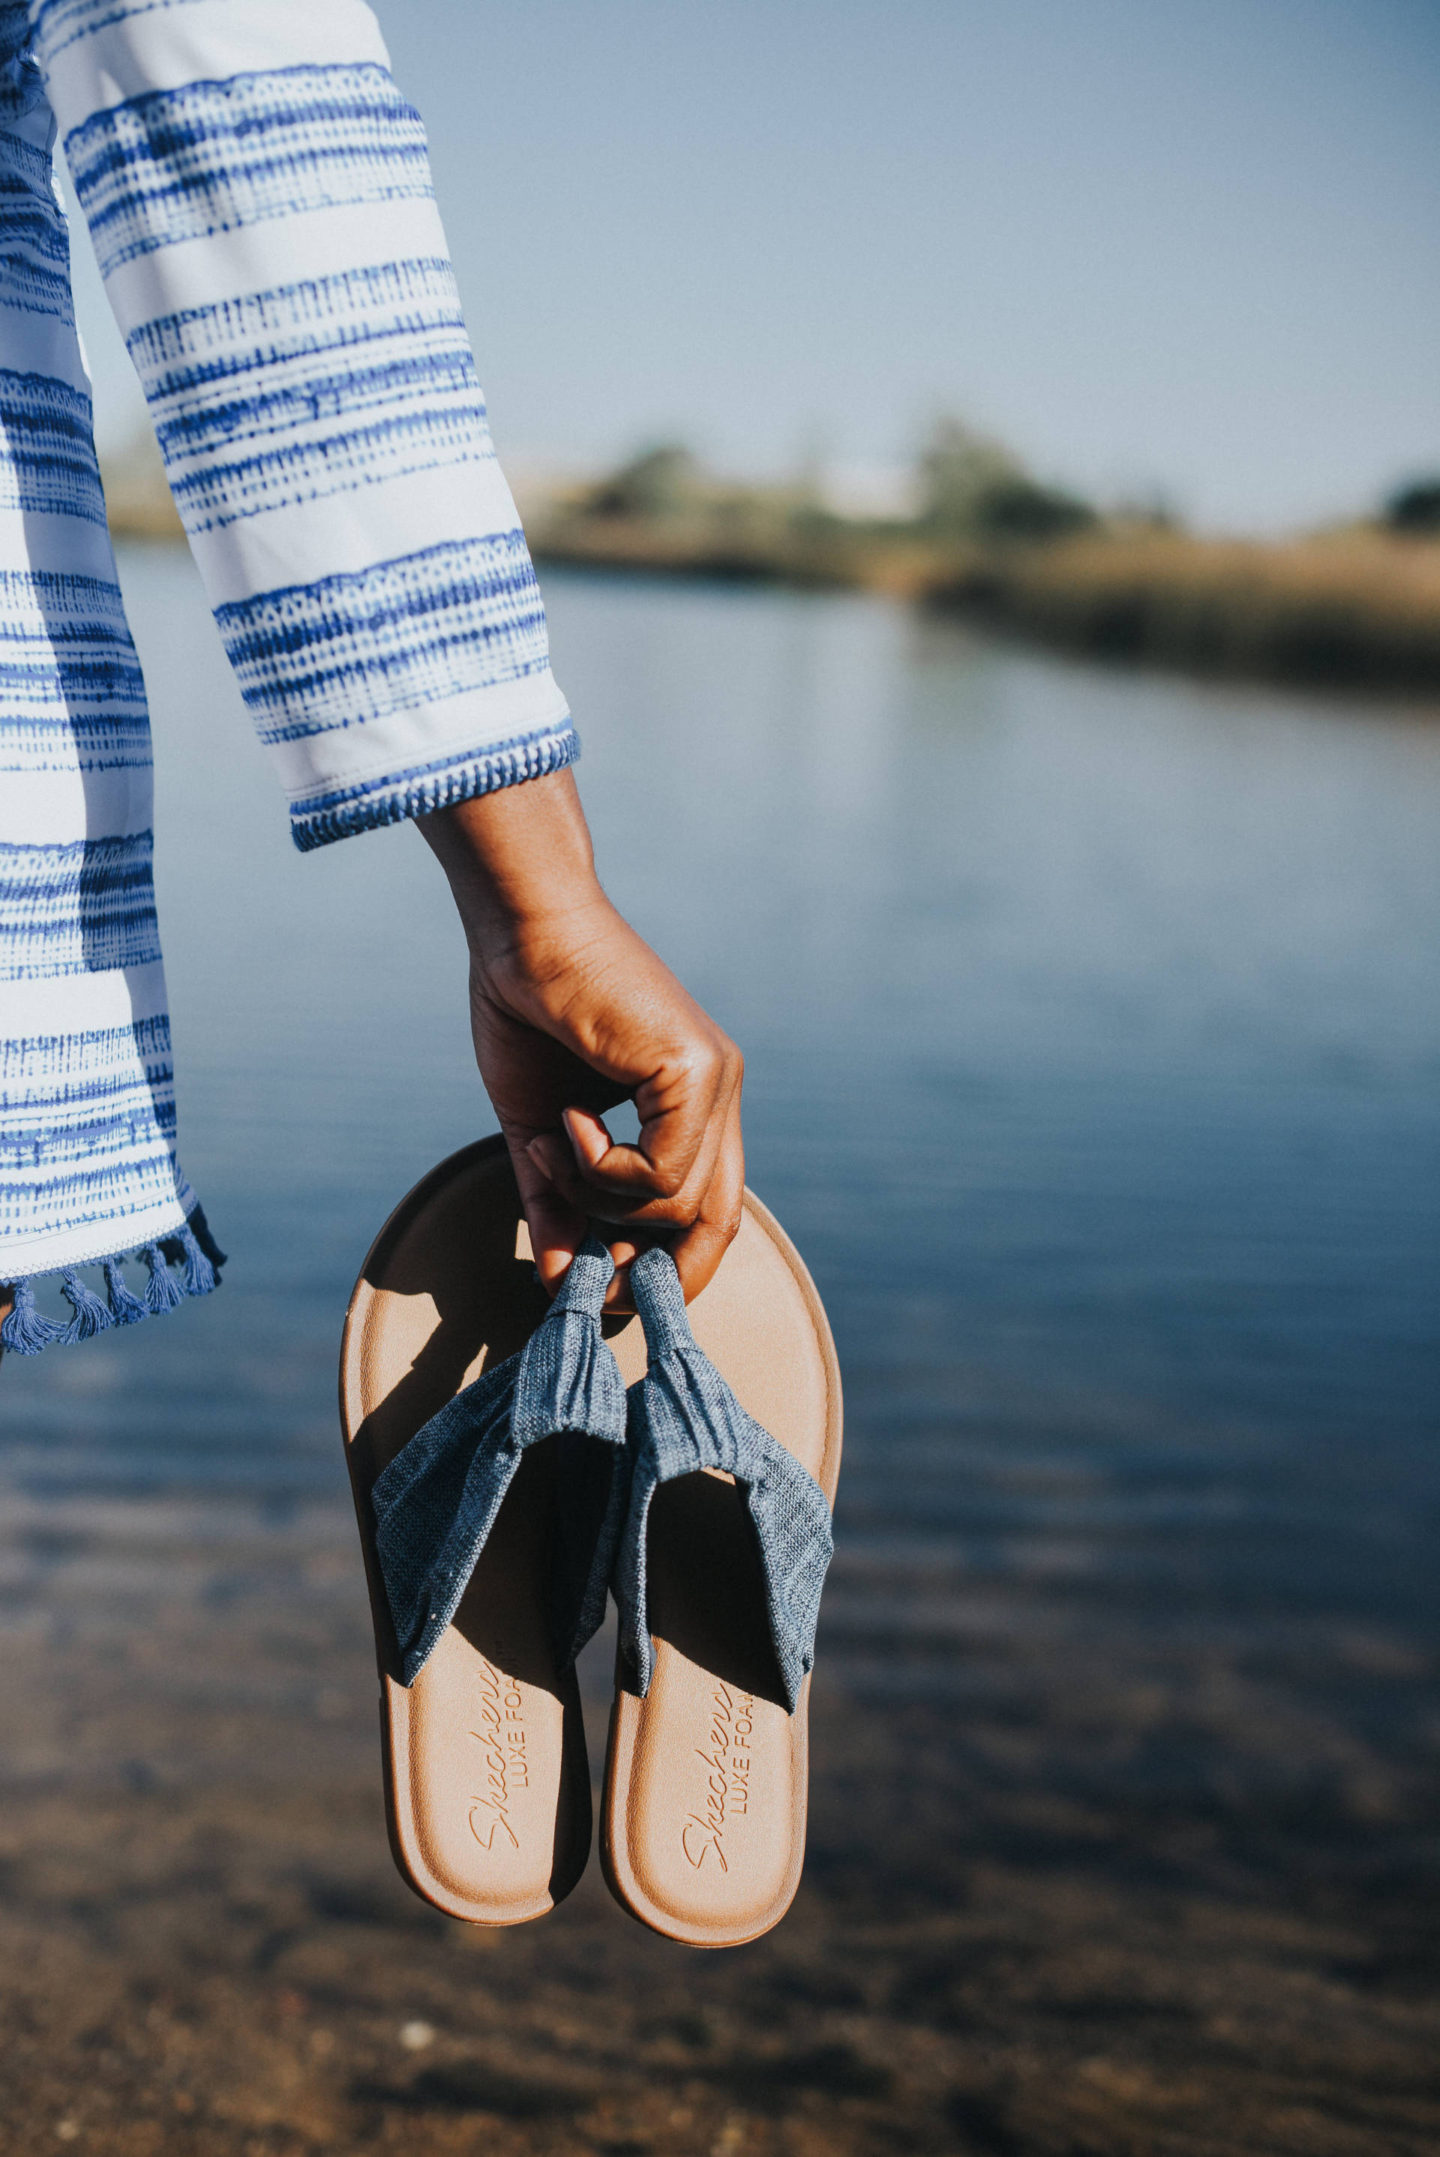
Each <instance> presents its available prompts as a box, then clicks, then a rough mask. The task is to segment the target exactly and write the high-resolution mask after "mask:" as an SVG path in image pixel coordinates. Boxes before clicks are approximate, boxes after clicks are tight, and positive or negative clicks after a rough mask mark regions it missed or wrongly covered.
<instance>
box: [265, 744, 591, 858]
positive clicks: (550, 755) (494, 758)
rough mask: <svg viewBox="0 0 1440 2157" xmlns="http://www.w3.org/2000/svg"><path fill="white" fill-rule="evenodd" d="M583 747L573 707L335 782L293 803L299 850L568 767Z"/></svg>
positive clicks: (293, 830) (293, 827) (292, 819)
mask: <svg viewBox="0 0 1440 2157" xmlns="http://www.w3.org/2000/svg"><path fill="white" fill-rule="evenodd" d="M579 754H580V737H579V735H578V734H577V733H576V731H575V726H574V722H573V721H572V720H571V718H570V717H569V715H568V713H567V714H566V715H565V716H564V718H563V719H561V720H558V721H557V722H555V723H554V724H553V725H551V726H548V727H545V728H542V729H541V730H540V731H539V732H537V733H533V734H521V735H516V736H514V737H513V738H512V739H511V740H509V741H500V742H487V743H486V744H485V746H484V747H483V748H481V749H472V750H468V751H463V750H462V751H459V752H452V753H451V754H449V755H448V756H442V757H437V758H436V759H435V760H434V761H433V762H431V763H426V764H414V765H411V766H410V767H409V768H408V769H406V770H403V771H392V772H387V773H385V774H383V775H377V776H376V777H374V778H370V779H364V780H359V781H356V782H354V783H353V784H351V785H348V786H336V787H334V788H332V789H331V790H330V791H329V792H328V793H325V794H318V795H314V794H312V795H310V796H308V797H307V798H306V799H305V800H304V801H297V802H292V803H291V805H290V834H291V837H292V838H293V839H294V841H295V844H296V845H297V846H298V847H299V849H300V851H301V853H302V854H308V853H311V852H312V851H313V850H314V849H315V848H316V847H317V846H328V845H329V844H330V842H331V840H332V839H348V838H350V837H351V836H352V835H353V834H354V833H355V832H357V831H372V830H374V829H375V827H376V826H377V825H380V824H398V823H401V822H403V821H404V820H405V819H406V818H407V817H415V816H429V815H430V814H431V813H432V812H433V811H434V810H436V809H448V808H449V807H450V806H451V805H452V803H454V802H457V801H469V800H471V799H472V798H473V797H474V796H475V795H477V794H493V793H495V792H496V790H497V789H498V788H500V787H502V786H518V785H519V783H520V781H521V780H522V779H543V778H544V776H545V775H546V773H547V772H552V771H563V770H564V768H565V766H566V765H567V764H573V763H574V762H575V760H576V758H577V757H578V756H579Z"/></svg>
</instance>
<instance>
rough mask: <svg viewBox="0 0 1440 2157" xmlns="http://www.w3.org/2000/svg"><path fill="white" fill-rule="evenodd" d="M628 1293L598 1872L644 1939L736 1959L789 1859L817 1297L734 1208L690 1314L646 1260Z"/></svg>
mask: <svg viewBox="0 0 1440 2157" xmlns="http://www.w3.org/2000/svg"><path fill="white" fill-rule="evenodd" d="M630 1283H631V1292H632V1294H633V1296H634V1299H635V1304H636V1308H637V1310H638V1312H639V1314H640V1321H641V1324H642V1326H643V1328H644V1333H645V1338H646V1343H647V1345H648V1349H649V1359H650V1360H649V1370H648V1372H647V1374H646V1376H645V1377H644V1379H643V1380H642V1381H641V1382H640V1383H639V1384H638V1385H632V1387H631V1388H630V1394H629V1435H628V1439H627V1450H628V1452H629V1455H630V1466H629V1503H628V1510H627V1515H626V1519H625V1523H624V1527H623V1529H622V1531H621V1534H620V1540H619V1547H618V1552H617V1557H616V1565H615V1574H614V1580H613V1585H614V1588H615V1594H616V1600H617V1602H618V1603H619V1605H620V1628H621V1631H620V1651H619V1661H618V1668H617V1689H616V1696H615V1705H614V1709H613V1712H612V1715H611V1722H610V1741H609V1751H608V1757H607V1760H606V1774H605V1799H604V1811H603V1816H602V1825H601V1857H602V1862H603V1865H604V1869H605V1877H606V1880H607V1882H608V1884H609V1886H610V1889H611V1892H612V1893H613V1894H614V1895H615V1897H616V1898H617V1900H618V1901H619V1902H620V1903H621V1904H622V1905H623V1907H624V1908H625V1909H627V1910H628V1911H629V1912H630V1913H631V1915H632V1916H634V1917H637V1918H639V1919H640V1921H641V1922H642V1923H643V1924H646V1925H648V1926H650V1927H651V1928H652V1929H653V1930H654V1931H656V1932H660V1933H664V1934H666V1935H667V1936H668V1937H669V1938H671V1939H674V1940H683V1941H687V1942H689V1943H690V1944H691V1945H693V1946H697V1947H731V1946H738V1945H739V1944H740V1943H741V1942H743V1941H746V1940H753V1939H755V1938H757V1937H758V1936H759V1934H761V1933H763V1932H767V1931H769V1929H770V1928H771V1926H773V1925H775V1924H777V1923H778V1922H779V1920H780V1918H781V1917H783V1916H784V1914H785V1911H786V1910H787V1909H788V1908H789V1906H790V1903H791V1901H792V1899H793V1897H794V1894H795V1890H796V1888H797V1887H798V1885H799V1881H800V1872H801V1866H802V1863H803V1860H804V1851H805V1812H806V1784H807V1749H808V1748H807V1738H808V1708H809V1684H810V1679H809V1673H810V1668H811V1664H812V1661H813V1657H814V1639H815V1621H816V1616H817V1613H818V1609H819V1602H820V1591H821V1588H822V1586H823V1584H824V1578H825V1569H826V1566H827V1565H828V1563H829V1559H830V1554H831V1549H832V1543H831V1534H830V1510H831V1507H832V1505H833V1503H834V1496H835V1486H836V1480H837V1477H838V1474H839V1467H840V1443H841V1408H840V1376H839V1370H838V1367H837V1364H836V1360H835V1350H834V1345H833V1342H832V1340H831V1337H830V1328H829V1325H828V1323H827V1322H826V1318H825V1313H824V1310H823V1308H822V1306H821V1303H820V1299H819V1296H818V1295H817V1294H816V1291H815V1287H814V1284H813V1282H812V1281H811V1279H810V1276H809V1274H808V1273H807V1272H806V1270H805V1267H804V1264H803V1263H802V1261H801V1259H800V1256H799V1254H798V1252H797V1251H796V1250H795V1248H794V1246H793V1244H791V1242H790V1241H789V1238H788V1237H787V1236H786V1235H785V1233H784V1231H783V1229H781V1227H780V1225H779V1223H778V1222H777V1221H776V1220H775V1219H774V1218H773V1216H772V1215H771V1214H770V1213H768V1212H767V1211H766V1209H765V1208H764V1207H763V1206H762V1205H761V1204H760V1203H759V1201H758V1200H757V1199H756V1198H754V1197H753V1196H752V1195H751V1193H750V1192H748V1191H747V1192H746V1194H745V1212H744V1218H743V1222H742V1226H741V1230H740V1234H739V1236H738V1237H737V1239H736V1241H735V1242H734V1244H732V1246H731V1248H730V1249H729V1251H727V1253H726V1255H725V1257H724V1259H723V1260H722V1262H721V1265H720V1269H719V1271H718V1272H717V1274H716V1275H715V1278H714V1280H713V1281H712V1282H711V1284H710V1286H709V1287H708V1288H706V1289H705V1290H704V1291H703V1293H702V1294H701V1295H700V1296H698V1297H697V1298H696V1300H695V1302H694V1303H693V1304H692V1305H691V1306H690V1310H689V1312H688V1314H687V1312H686V1308H685V1300H684V1296H683V1294H682V1292H681V1288H680V1282H679V1278H678V1276H677V1274H676V1272H675V1267H674V1264H673V1262H672V1260H671V1259H670V1257H669V1254H668V1253H667V1252H665V1251H664V1250H660V1249H655V1250H649V1251H645V1252H643V1253H642V1254H641V1256H640V1257H639V1258H637V1259H636V1261H635V1263H634V1264H633V1266H632V1267H631V1269H630ZM692 1326H693V1332H692ZM627 1330H628V1329H627ZM616 1346H617V1349H622V1354H621V1363H622V1367H623V1366H624V1365H625V1364H626V1363H628V1362H629V1361H630V1360H631V1354H633V1350H632V1349H631V1344H630V1343H629V1342H625V1341H624V1340H623V1337H622V1340H620V1341H617V1343H616ZM624 1351H629V1353H626V1352H624ZM717 1365H718V1366H720V1367H721V1368H723V1370H724V1372H725V1373H726V1377H722V1376H721V1375H720V1369H719V1368H717V1367H716V1366H717ZM727 1378H728V1380H729V1383H727V1382H726V1380H727ZM732 1387H733V1388H734V1390H733V1391H732ZM737 1394H739V1395H740V1396H741V1397H742V1398H743V1400H744V1402H745V1404H746V1405H745V1406H742V1405H741V1401H740V1400H739V1399H737V1398H736V1395H737ZM747 1409H748V1410H749V1411H753V1412H747ZM760 1419H763V1421H762V1420H760ZM772 1433H773V1434H774V1435H772Z"/></svg>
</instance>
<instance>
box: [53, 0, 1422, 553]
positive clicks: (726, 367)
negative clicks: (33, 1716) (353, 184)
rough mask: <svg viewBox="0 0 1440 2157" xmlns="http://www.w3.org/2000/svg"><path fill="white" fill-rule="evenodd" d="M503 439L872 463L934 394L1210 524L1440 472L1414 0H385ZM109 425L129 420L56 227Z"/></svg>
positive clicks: (522, 451)
mask: <svg viewBox="0 0 1440 2157" xmlns="http://www.w3.org/2000/svg"><path fill="white" fill-rule="evenodd" d="M377 13H378V15H379V17H380V21H381V24H382V27H383V29H384V30H385V32H386V35H387V37H388V39H389V41H390V45H391V51H392V56H393V59H394V64H395V71H396V76H397V79H398V80H399V82H400V85H401V87H402V89H403V90H404V91H405V92H406V93H407V94H408V95H409V96H410V97H411V98H413V100H414V101H415V103H416V104H417V105H418V107H419V108H420V110H421V112H422V114H423V115H424V117H425V120H426V123H427V127H428V131H429V135H430V140H431V146H432V154H433V159H434V165H435V172H436V183H437V189H438V193H439V198H440V206H441V211H442V215H443V216H444V218H445V221H446V227H447V231H448V233H449V236H450V241H451V245H452V249H453V251H454V256H455V263H456V269H457V273H458V275H459V278H460V283H461V290H462V293H463V295H464V298H465V301H466V305H467V313H468V318H469V321H470V326H471V331H472V334H473V335H474V337H475V341H476V347H477V354H478V358H479V363H480V373H481V380H482V381H483V382H484V384H485V387H486V390H487V392H488V395H489V400H490V405H491V410H492V414H493V420H494V429H495V435H496V440H497V443H498V446H499V449H500V453H501V457H502V461H509V462H512V463H513V464H514V465H515V467H516V468H517V470H518V469H520V468H521V467H523V466H525V465H527V464H528V465H531V466H536V465H550V466H556V467H562V468H570V469H575V470H597V471H598V470H604V469H607V468H613V466H615V465H616V464H617V463H619V462H620V461H622V460H623V458H624V457H625V456H627V455H628V454H630V453H632V452H633V451H635V450H636V449H638V448H639V447H640V446H642V444H644V443H645V442H647V441H654V440H660V439H678V440H683V441H685V442H687V443H688V444H689V445H690V446H691V447H693V448H694V450H695V451H696V453H697V454H698V455H699V456H701V457H702V458H703V459H704V460H705V462H706V463H707V464H709V465H711V466H713V467H714V468H715V469H717V470H719V471H722V472H725V473H730V474H734V475H735V476H736V477H737V478H739V479H747V478H750V479H759V480H763V479H767V478H768V479H776V478H779V477H781V476H783V475H784V474H786V473H788V472H793V471H795V470H796V469H798V468H799V467H800V466H802V465H803V464H806V463H809V464H812V465H813V464H815V463H816V462H817V461H818V462H825V463H829V464H831V465H834V466H839V467H841V468H844V469H846V470H848V471H850V472H851V473H853V474H863V473H867V472H868V473H869V474H870V475H871V483H872V484H874V485H877V486H880V487H881V488H882V489H883V487H884V485H886V484H892V485H893V484H894V482H895V479H896V476H897V475H898V474H899V473H900V472H902V471H903V470H904V468H905V467H906V465H907V464H908V462H909V459H910V458H911V456H912V455H913V454H914V452H915V451H916V450H917V449H918V448H919V446H920V443H921V441H922V440H923V438H924V436H925V434H926V432H927V431H928V428H929V426H930V425H931V424H932V422H933V420H934V419H935V418H936V417H937V416H938V415H940V414H941V413H944V412H952V413H955V414H956V415H958V416H959V417H961V418H963V419H965V420H967V421H968V422H969V423H971V424H972V425H974V426H976V427H978V428H981V429H983V430H984V431H986V432H989V433H993V434H995V435H996V436H998V437H999V438H1000V439H1001V440H1002V441H1004V442H1005V443H1006V444H1007V445H1008V446H1009V447H1011V448H1012V449H1013V450H1014V451H1015V452H1016V453H1017V454H1018V455H1019V456H1021V457H1022V458H1023V459H1024V460H1025V462H1026V463H1027V464H1028V465H1029V466H1030V467H1031V468H1032V470H1033V471H1034V472H1035V473H1036V475H1037V477H1039V478H1040V479H1041V480H1043V481H1045V482H1047V483H1050V484H1054V485H1058V486H1061V487H1064V488H1069V489H1073V490H1075V491H1077V492H1079V493H1081V494H1083V495H1085V496H1086V497H1087V498H1090V499H1093V500H1095V501H1097V502H1099V503H1100V504H1102V505H1105V504H1110V503H1114V502H1115V501H1117V500H1128V501H1131V502H1140V503H1143V502H1158V503H1163V504H1165V505H1167V506H1168V507H1170V508H1171V509H1172V510H1173V511H1174V512H1175V513H1176V514H1177V515H1178V516H1179V517H1181V518H1182V519H1183V520H1184V521H1185V522H1187V523H1188V524H1190V525H1192V526H1193V527H1195V528H1196V529H1198V530H1202V531H1206V530H1210V531H1236V532H1247V531H1249V532H1257V533H1266V532H1281V531H1287V530H1300V529H1308V528H1314V527H1316V526H1320V525H1324V524H1327V523H1333V522H1336V521H1342V520H1345V519H1347V518H1353V517H1357V516H1362V515H1365V514H1367V513H1368V512H1370V511H1372V510H1373V509H1374V508H1375V507H1376V506H1377V505H1378V504H1379V503H1380V502H1381V501H1382V500H1383V499H1384V497H1385V496H1386V495H1387V494H1389V493H1390V492H1391V491H1393V489H1394V488H1395V487H1397V486H1398V485H1400V484H1401V483H1402V482H1404V481H1407V480H1409V479H1412V478H1415V477H1418V476H1422V475H1424V474H1427V473H1431V472H1435V471H1437V470H1440V372H1437V369H1436V367H1435V363H1434V354H1435V352H1436V350H1437V349H1440V146H1437V142H1436V132H1435V128H1434V113H1435V110H1436V109H1437V103H1440V11H1437V10H1436V9H1435V8H1434V7H1433V5H1431V4H1429V0H1363V4H1362V0H1207V4H1206V5H1205V6H1203V7H1201V6H1199V5H1197V4H1195V0H1191V4H1190V5H1188V6H1182V7H1180V8H1178V9H1173V10H1169V11H1165V12H1164V13H1163V14H1158V13H1157V12H1156V11H1155V10H1153V9H1151V8H1148V7H1146V6H1145V5H1144V4H1143V0H1090V4H1089V5H1088V6H1087V7H1086V8H1085V9H1083V10H1079V11H1077V10H1073V9H1067V8H1065V7H1063V6H1061V5H1060V4H1059V0H1015V4H1014V5H1013V6H1012V7H1011V8H1010V9H1007V10H1006V11H1005V12H1004V15H1003V16H999V15H997V14H996V13H995V12H994V11H992V10H988V9H985V8H983V7H981V6H980V5H979V4H978V0H903V4H902V5H901V6H899V7H898V8H896V9H893V10H890V11H887V12H886V13H885V14H884V15H883V16H882V15H881V14H880V12H879V11H877V10H875V9H874V8H872V7H864V6H860V5H859V4H858V0H771V4H769V5H767V6H762V5H761V4H760V0H726V4H725V5H724V6H722V7H721V8H719V9H718V10H714V11H710V12H709V13H707V14H705V15H700V14H696V13H692V12H691V11H687V10H678V9H674V8H670V7H667V6H665V5H664V4H663V0H612V4H611V6H610V7H608V8H607V9H605V10H604V11H600V10H596V9H595V8H594V7H593V5H589V4H586V0H533V4H532V5H531V6H530V7H529V8H527V9H526V10H525V11H524V12H523V15H520V14H515V15H510V14H506V13H505V12H504V11H494V12H493V13H492V12H490V11H480V10H476V9H475V8H474V7H473V6H466V5H462V4H461V0H427V5H426V6H425V7H424V8H423V9H414V8H412V9H404V8H401V7H400V6H399V5H398V4H392V5H390V6H389V7H386V6H385V5H383V4H382V5H380V6H379V8H378V9H377ZM75 255H76V283H77V301H78V305H79V309H80V313H81V319H82V327H83V329H84V333H85V337H86V343H87V347H88V350H89V353H90V358H91V365H92V372H93V375H94V379H95V387H96V411H97V429H98V431H99V433H100V436H101V440H102V444H103V446H105V447H106V448H107V449H110V450H113V449H115V448H116V447H117V446H119V445H120V444H122V443H123V442H124V441H125V440H127V439H128V438H129V437H130V436H132V435H133V434H134V433H135V431H136V430H137V428H138V426H139V425H140V423H141V420H142V417H143V407H142V405H141V401H140V397H139V392H138V389H137V388H136V387H135V384H134V380H133V376H132V375H131V373H130V370H129V364H128V361H127V359H126V357H125V354H124V351H123V347H122V346H121V343H120V340H119V337H118V335H117V333H116V331H115V329H114V326H113V322H112V321H111V319H110V317H109V313H108V310H107V309H106V308H105V306H104V302H103V299H102V298H101V295H100V287H99V279H98V275H97V273H96V271H95V268H94V263H93V258H92V256H91V253H90V249H89V246H88V242H86V241H85V240H83V239H81V240H78V241H77V246H76V249H75Z"/></svg>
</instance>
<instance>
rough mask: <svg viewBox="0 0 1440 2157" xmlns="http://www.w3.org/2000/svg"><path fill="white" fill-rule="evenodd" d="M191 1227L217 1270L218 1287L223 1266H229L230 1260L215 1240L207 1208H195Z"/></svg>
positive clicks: (216, 1280)
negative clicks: (207, 1218) (206, 1213)
mask: <svg viewBox="0 0 1440 2157" xmlns="http://www.w3.org/2000/svg"><path fill="white" fill-rule="evenodd" d="M190 1226H191V1228H192V1229H193V1230H194V1231H195V1241H196V1242H197V1243H198V1244H199V1246H200V1248H201V1250H202V1251H203V1252H204V1253H205V1256H206V1257H207V1258H208V1259H209V1261H210V1263H211V1265H212V1266H213V1267H214V1268H215V1283H216V1286H217V1287H218V1286H219V1283H220V1268H221V1267H222V1266H225V1265H228V1264H229V1260H228V1259H227V1258H226V1256H225V1253H224V1252H223V1251H222V1250H221V1248H220V1246H219V1244H218V1243H217V1242H216V1241H215V1238H214V1237H213V1236H212V1235H211V1233H210V1223H209V1222H208V1221H207V1220H206V1218H205V1208H204V1207H203V1206H197V1207H196V1208H195V1211H194V1212H193V1213H192V1214H191V1216H190Z"/></svg>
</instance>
